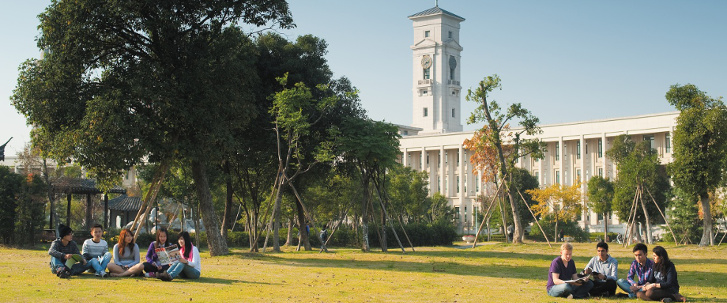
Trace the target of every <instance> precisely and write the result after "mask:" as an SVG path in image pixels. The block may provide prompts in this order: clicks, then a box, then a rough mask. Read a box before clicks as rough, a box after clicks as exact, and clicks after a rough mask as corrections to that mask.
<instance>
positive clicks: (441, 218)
mask: <svg viewBox="0 0 727 303" xmlns="http://www.w3.org/2000/svg"><path fill="white" fill-rule="evenodd" d="M429 200H430V205H431V206H430V209H429V212H428V215H429V217H430V219H429V220H430V221H429V222H430V223H432V224H450V225H454V215H455V210H454V207H452V206H451V205H449V200H447V197H445V196H443V195H442V194H440V193H439V192H436V193H434V194H433V195H432V196H431V197H429Z"/></svg>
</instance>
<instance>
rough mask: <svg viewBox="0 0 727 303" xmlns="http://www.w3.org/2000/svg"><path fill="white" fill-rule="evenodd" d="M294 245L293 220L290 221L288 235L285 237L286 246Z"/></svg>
mask: <svg viewBox="0 0 727 303" xmlns="http://www.w3.org/2000/svg"><path fill="white" fill-rule="evenodd" d="M292 243H293V218H292V217H291V218H290V220H288V235H287V236H286V237H285V246H290V245H292Z"/></svg>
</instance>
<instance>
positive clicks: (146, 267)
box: [118, 228, 172, 278]
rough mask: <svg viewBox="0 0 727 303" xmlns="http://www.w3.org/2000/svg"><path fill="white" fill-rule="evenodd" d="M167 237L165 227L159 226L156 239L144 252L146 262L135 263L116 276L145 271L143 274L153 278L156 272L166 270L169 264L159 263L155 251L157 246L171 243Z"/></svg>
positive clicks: (131, 274) (139, 273)
mask: <svg viewBox="0 0 727 303" xmlns="http://www.w3.org/2000/svg"><path fill="white" fill-rule="evenodd" d="M167 238H168V234H167V230H166V229H164V228H160V229H159V230H157V239H156V241H154V242H151V244H149V250H148V251H147V252H146V262H144V263H140V264H136V265H134V266H132V267H131V268H129V269H128V270H127V271H125V272H123V273H121V274H120V275H118V276H119V277H126V276H133V275H141V273H142V272H146V274H145V276H147V277H151V278H153V277H156V273H157V272H160V271H165V270H167V268H169V265H164V266H162V265H161V263H159V256H157V253H156V249H157V248H161V247H167V246H169V245H172V243H170V242H169V241H168V240H167Z"/></svg>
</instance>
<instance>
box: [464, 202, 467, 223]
mask: <svg viewBox="0 0 727 303" xmlns="http://www.w3.org/2000/svg"><path fill="white" fill-rule="evenodd" d="M464 222H465V223H467V206H465V207H464Z"/></svg>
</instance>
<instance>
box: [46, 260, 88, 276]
mask: <svg viewBox="0 0 727 303" xmlns="http://www.w3.org/2000/svg"><path fill="white" fill-rule="evenodd" d="M49 264H50V271H51V272H52V273H54V274H57V272H56V269H57V268H58V267H66V262H64V261H63V260H61V259H58V258H56V257H50V263H49ZM86 264H88V263H86ZM86 269H87V268H86V266H85V265H83V263H76V264H73V266H72V267H71V268H69V271H70V272H71V275H74V276H75V275H80V274H81V273H82V272H84V271H86Z"/></svg>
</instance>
